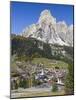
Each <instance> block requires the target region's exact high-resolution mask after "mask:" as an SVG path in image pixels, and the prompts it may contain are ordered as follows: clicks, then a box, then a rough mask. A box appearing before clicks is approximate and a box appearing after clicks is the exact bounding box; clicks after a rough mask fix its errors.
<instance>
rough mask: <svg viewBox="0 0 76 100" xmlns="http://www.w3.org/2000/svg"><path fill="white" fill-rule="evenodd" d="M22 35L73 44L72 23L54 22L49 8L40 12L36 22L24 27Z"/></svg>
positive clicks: (57, 42) (51, 42)
mask: <svg viewBox="0 0 76 100" xmlns="http://www.w3.org/2000/svg"><path fill="white" fill-rule="evenodd" d="M22 36H24V37H32V38H36V39H38V40H41V41H43V42H47V43H50V44H58V45H66V46H73V25H70V26H68V25H67V24H66V23H65V22H64V21H60V22H56V18H54V17H53V16H52V14H51V12H50V11H49V10H44V11H42V12H41V14H40V17H39V20H38V22H37V23H36V24H32V25H30V26H28V27H26V28H25V29H24V30H23V32H22Z"/></svg>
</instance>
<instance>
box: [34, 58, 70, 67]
mask: <svg viewBox="0 0 76 100" xmlns="http://www.w3.org/2000/svg"><path fill="white" fill-rule="evenodd" d="M32 62H33V63H34V64H37V63H43V64H44V65H45V66H46V67H47V68H50V67H59V68H67V67H68V64H67V63H65V62H63V61H60V60H50V59H47V58H34V59H33V61H32Z"/></svg>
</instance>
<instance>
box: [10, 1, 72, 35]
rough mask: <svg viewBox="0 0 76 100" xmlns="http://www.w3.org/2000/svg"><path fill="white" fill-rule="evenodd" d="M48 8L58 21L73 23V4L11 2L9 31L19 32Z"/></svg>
mask: <svg viewBox="0 0 76 100" xmlns="http://www.w3.org/2000/svg"><path fill="white" fill-rule="evenodd" d="M45 9H48V10H50V12H51V13H52V15H53V16H54V17H55V18H56V20H57V22H58V21H63V20H64V21H65V22H66V23H67V25H70V24H73V6H72V5H57V4H40V3H25V2H11V33H14V34H20V33H21V32H22V30H23V29H24V28H25V27H27V26H29V25H30V24H33V23H36V22H37V21H38V19H39V16H40V13H41V11H43V10H45Z"/></svg>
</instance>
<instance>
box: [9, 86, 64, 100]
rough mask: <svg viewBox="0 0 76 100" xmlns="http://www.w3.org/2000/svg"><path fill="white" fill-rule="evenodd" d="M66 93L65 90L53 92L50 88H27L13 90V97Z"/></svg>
mask: <svg viewBox="0 0 76 100" xmlns="http://www.w3.org/2000/svg"><path fill="white" fill-rule="evenodd" d="M58 95H65V92H64V90H62V91H57V92H52V91H51V89H50V88H34V87H32V88H27V89H18V90H11V98H21V97H37V96H38V97H40V96H58Z"/></svg>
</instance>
